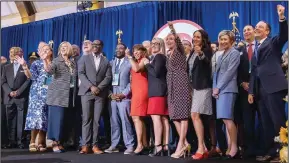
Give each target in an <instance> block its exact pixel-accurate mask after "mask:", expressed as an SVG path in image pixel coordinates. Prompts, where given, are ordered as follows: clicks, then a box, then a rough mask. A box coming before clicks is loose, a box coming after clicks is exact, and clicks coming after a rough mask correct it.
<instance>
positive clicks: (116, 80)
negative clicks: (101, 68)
mask: <svg viewBox="0 0 289 163" xmlns="http://www.w3.org/2000/svg"><path fill="white" fill-rule="evenodd" d="M112 85H113V86H118V85H119V74H114V75H113V79H112Z"/></svg>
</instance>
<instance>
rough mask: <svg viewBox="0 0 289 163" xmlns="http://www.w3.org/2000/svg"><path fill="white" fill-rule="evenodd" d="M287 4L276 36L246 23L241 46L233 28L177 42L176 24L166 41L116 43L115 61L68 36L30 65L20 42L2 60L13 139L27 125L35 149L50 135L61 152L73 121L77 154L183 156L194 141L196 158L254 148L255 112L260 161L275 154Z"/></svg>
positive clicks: (43, 47) (281, 122)
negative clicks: (103, 140) (105, 122)
mask: <svg viewBox="0 0 289 163" xmlns="http://www.w3.org/2000/svg"><path fill="white" fill-rule="evenodd" d="M284 11H285V8H284V7H283V6H282V5H278V6H277V13H278V16H279V26H280V30H279V34H278V35H277V36H274V37H269V35H270V32H271V27H270V25H269V24H268V23H266V22H265V21H260V22H258V24H257V25H256V27H253V26H252V25H246V26H245V27H244V29H243V34H244V38H245V41H244V42H245V44H244V45H241V46H240V47H235V46H234V45H235V35H234V33H233V32H232V31H229V30H223V31H221V32H220V33H219V35H218V42H217V43H211V42H210V39H209V35H208V33H207V32H206V31H205V30H196V31H195V32H194V33H193V39H192V41H191V40H181V39H180V37H179V36H178V34H177V33H176V31H175V29H174V26H173V24H172V23H171V22H168V25H169V27H170V30H171V32H170V34H168V36H167V37H166V39H165V40H163V39H161V38H153V39H152V40H151V41H144V42H143V44H137V45H134V46H133V48H132V52H131V51H130V50H129V49H128V47H127V46H126V45H125V44H124V43H122V42H119V43H118V44H117V46H116V49H115V55H114V56H115V58H114V59H113V60H112V61H109V60H108V59H107V58H106V57H105V55H104V53H103V51H102V48H103V46H104V44H103V42H102V41H101V40H95V41H93V42H91V41H89V40H85V41H84V42H83V45H82V55H81V56H80V48H79V47H78V46H77V45H71V44H70V43H69V42H66V41H64V42H62V43H61V44H60V45H59V48H58V54H57V55H56V57H55V58H53V56H54V55H53V49H52V47H51V45H49V44H47V43H45V42H40V43H39V46H38V55H39V57H40V59H38V60H35V61H33V63H32V64H31V65H27V63H26V61H25V60H24V58H23V51H22V49H21V48H19V47H13V48H11V49H10V61H11V63H10V64H6V65H3V64H1V70H2V71H1V72H2V82H1V84H2V85H1V86H2V91H3V93H2V99H3V103H4V105H5V108H6V110H5V111H6V118H7V131H8V141H9V143H8V144H9V146H10V147H15V146H16V145H18V146H19V147H22V146H23V143H22V139H23V126H25V127H24V130H28V131H30V130H31V136H30V143H29V150H30V151H31V152H35V151H40V152H44V151H46V150H47V145H46V139H48V140H52V141H53V142H52V150H53V152H56V153H62V152H64V151H65V148H64V146H63V144H64V142H65V141H67V140H68V138H69V137H70V136H71V135H70V134H71V132H70V130H69V128H71V127H72V128H73V130H74V132H73V133H74V143H75V144H76V145H78V143H79V146H80V147H81V149H80V150H79V152H80V154H88V153H94V154H102V153H114V152H119V148H118V147H119V145H120V144H122V143H123V144H124V146H125V148H126V149H125V151H124V154H132V155H144V154H147V155H149V156H151V157H154V156H170V157H173V158H181V157H186V156H188V155H190V154H191V151H192V150H193V149H194V150H193V155H192V159H194V160H202V159H206V158H208V157H214V156H220V154H221V155H222V156H223V157H224V158H225V159H234V158H240V156H241V155H242V156H255V155H257V153H256V145H255V138H254V137H255V134H256V133H255V127H254V126H255V114H256V113H258V116H259V118H260V120H261V124H262V127H263V130H262V131H263V133H266V134H264V135H263V139H264V146H263V152H262V154H261V155H262V156H260V157H258V158H257V159H258V160H261V161H268V160H272V159H275V158H276V156H277V152H276V149H278V144H276V143H274V136H277V135H278V133H279V129H280V127H281V126H285V122H286V117H285V109H284V107H285V103H284V101H283V98H284V97H285V96H286V94H287V87H288V83H287V80H286V77H285V74H284V72H283V70H282V66H283V64H282V62H281V61H282V60H281V57H282V48H283V46H284V44H285V43H286V42H287V40H288V24H287V20H286V18H285V16H284ZM1 60H2V59H1ZM287 63H288V61H287ZM26 104H28V109H27V105H26ZM107 104H108V105H107ZM105 111H107V112H108V115H107V118H108V119H109V123H110V126H109V130H110V132H111V135H110V146H109V147H107V148H106V149H102V148H101V146H100V144H99V121H100V118H101V116H103V112H105ZM147 117H150V119H151V121H147ZM190 119H191V121H190ZM192 125H193V127H192ZM223 126H224V127H225V131H224V130H223ZM148 127H149V128H152V130H148V129H147V128H148ZM150 131H152V132H150ZM188 135H190V136H188ZM37 137H38V140H36V138H37ZM176 140H178V141H176ZM36 141H37V143H36ZM172 141H174V142H175V143H176V145H175V149H174V150H173V148H172V147H171V145H172ZM151 142H153V148H151V149H150V145H151ZM239 147H241V150H240V148H239ZM148 149H150V150H148ZM172 151H174V153H173V152H172Z"/></svg>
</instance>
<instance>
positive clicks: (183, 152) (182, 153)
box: [171, 146, 189, 158]
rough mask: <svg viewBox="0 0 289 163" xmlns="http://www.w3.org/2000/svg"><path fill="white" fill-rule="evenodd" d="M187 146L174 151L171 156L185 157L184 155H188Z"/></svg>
mask: <svg viewBox="0 0 289 163" xmlns="http://www.w3.org/2000/svg"><path fill="white" fill-rule="evenodd" d="M188 149H189V148H188V146H185V147H183V148H182V149H181V151H180V152H179V153H177V152H175V153H173V154H172V155H171V157H172V158H181V157H184V158H186V156H189V150H188Z"/></svg>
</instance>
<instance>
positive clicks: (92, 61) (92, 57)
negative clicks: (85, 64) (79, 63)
mask: <svg viewBox="0 0 289 163" xmlns="http://www.w3.org/2000/svg"><path fill="white" fill-rule="evenodd" d="M89 58H90V61H91V64H92V65H93V68H94V70H95V71H96V67H95V63H94V54H89Z"/></svg>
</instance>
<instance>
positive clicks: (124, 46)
mask: <svg viewBox="0 0 289 163" xmlns="http://www.w3.org/2000/svg"><path fill="white" fill-rule="evenodd" d="M117 45H122V46H124V49H126V45H125V44H124V43H122V42H121V43H118V44H117ZM117 45H116V46H117Z"/></svg>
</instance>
